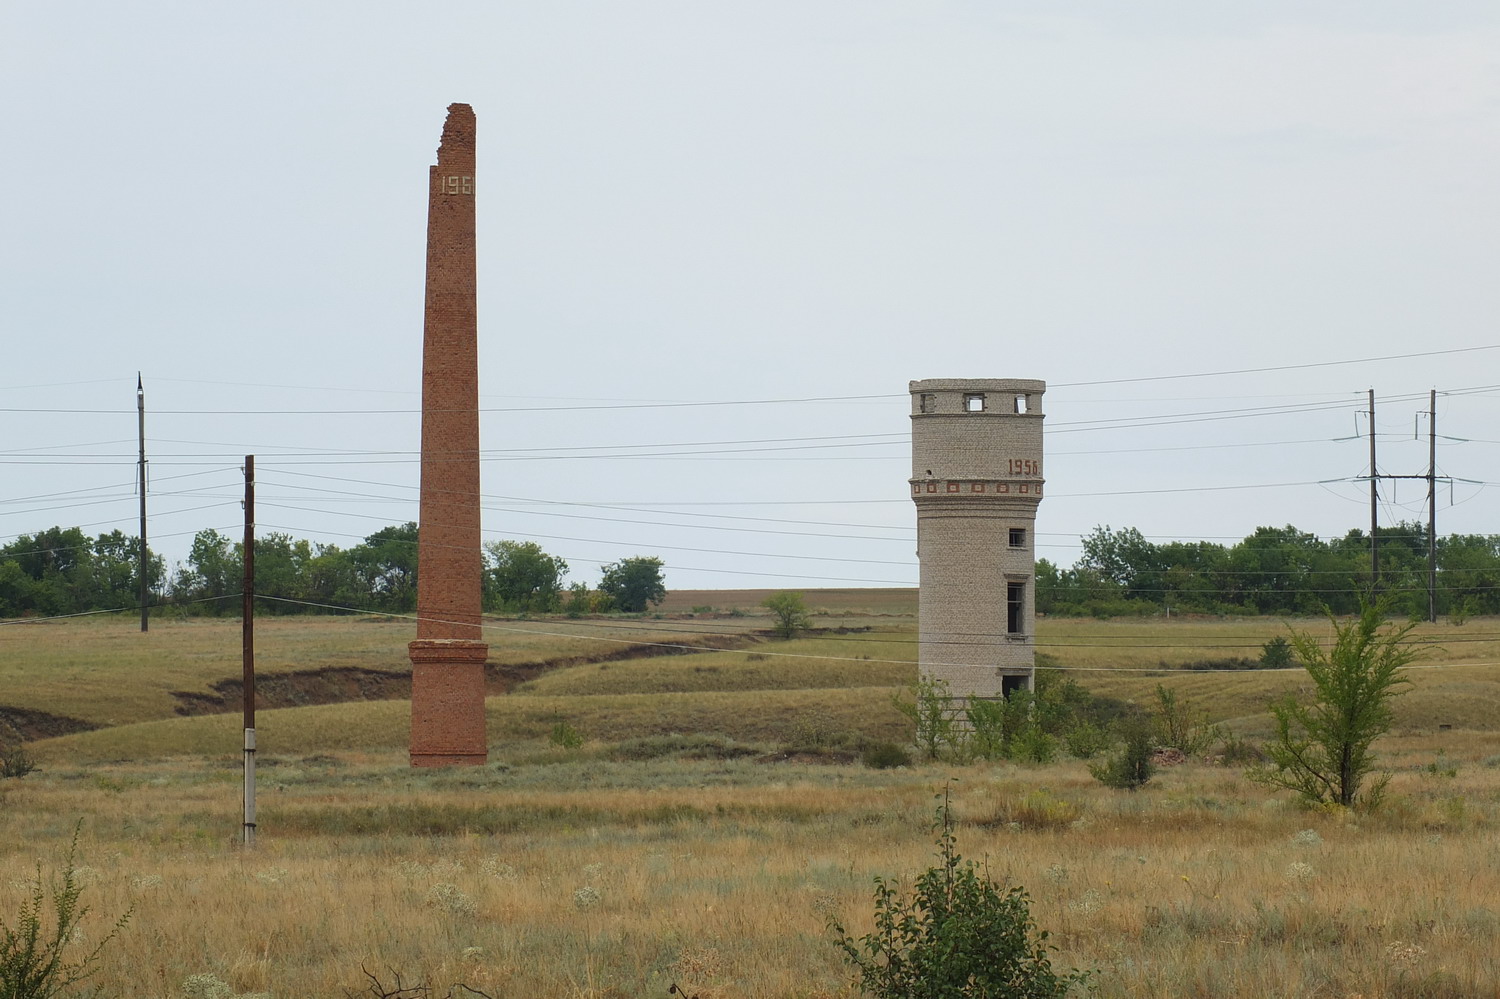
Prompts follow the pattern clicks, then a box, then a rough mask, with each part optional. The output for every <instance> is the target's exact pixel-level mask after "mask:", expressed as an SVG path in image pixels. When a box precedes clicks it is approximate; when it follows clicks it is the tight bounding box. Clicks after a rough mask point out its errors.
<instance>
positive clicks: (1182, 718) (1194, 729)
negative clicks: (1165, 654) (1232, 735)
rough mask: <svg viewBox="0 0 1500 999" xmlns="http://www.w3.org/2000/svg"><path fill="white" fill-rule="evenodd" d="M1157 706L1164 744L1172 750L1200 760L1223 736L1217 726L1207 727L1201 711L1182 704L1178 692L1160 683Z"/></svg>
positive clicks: (1160, 732) (1157, 688)
mask: <svg viewBox="0 0 1500 999" xmlns="http://www.w3.org/2000/svg"><path fill="white" fill-rule="evenodd" d="M1156 703H1157V712H1158V714H1157V724H1158V730H1159V734H1160V736H1161V740H1162V742H1163V743H1164V744H1165V745H1167V746H1170V747H1172V748H1173V749H1180V750H1182V751H1183V752H1184V753H1186V754H1187V755H1188V756H1197V755H1198V754H1199V753H1201V752H1203V751H1204V750H1205V749H1207V748H1208V747H1209V745H1210V744H1211V743H1212V742H1213V741H1214V739H1216V738H1218V737H1219V736H1220V735H1221V734H1222V733H1221V731H1220V729H1219V727H1218V726H1217V725H1210V724H1209V723H1208V720H1207V718H1206V717H1204V715H1203V713H1202V712H1201V711H1194V710H1193V709H1192V708H1189V707H1188V706H1186V705H1184V704H1179V703H1178V701H1177V694H1176V692H1175V691H1171V690H1168V689H1167V688H1166V687H1164V686H1162V685H1161V684H1159V683H1158V684H1157V685H1156Z"/></svg>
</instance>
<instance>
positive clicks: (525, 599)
mask: <svg viewBox="0 0 1500 999" xmlns="http://www.w3.org/2000/svg"><path fill="white" fill-rule="evenodd" d="M484 548H485V553H486V555H487V556H488V558H487V560H486V561H487V562H488V563H489V564H488V566H487V567H486V569H485V584H486V585H485V589H486V590H487V591H488V595H489V596H490V597H491V598H492V600H493V601H495V602H497V603H498V604H499V605H500V606H501V607H504V608H505V609H506V610H519V611H535V612H544V611H555V610H557V609H558V607H559V606H560V604H561V602H562V598H561V594H562V581H563V577H564V576H566V575H567V574H568V563H567V562H565V561H563V560H562V559H560V558H558V557H557V556H556V555H548V554H547V553H546V552H544V551H543V550H542V546H541V545H539V544H537V543H536V542H535V541H492V542H490V543H489V544H487V545H485V546H484Z"/></svg>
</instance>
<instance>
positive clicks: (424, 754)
mask: <svg viewBox="0 0 1500 999" xmlns="http://www.w3.org/2000/svg"><path fill="white" fill-rule="evenodd" d="M475 285H476V280H475V265H474V110H473V108H471V107H469V105H467V104H450V105H449V106H448V118H447V120H446V121H445V122H444V123H443V140H442V144H441V145H439V146H438V153H437V166H434V167H432V168H431V171H430V178H429V181H428V193H427V308H426V313H425V321H424V327H423V335H422V490H421V513H420V519H421V523H420V528H421V530H420V534H419V538H420V541H419V544H418V551H417V617H418V622H417V640H416V641H415V642H412V643H411V646H410V649H409V654H410V656H411V666H412V676H411V764H412V766H414V767H435V766H446V765H450V764H480V763H484V762H485V760H486V759H487V756H488V743H487V740H486V739H485V726H484V662H485V658H486V655H487V654H488V651H489V647H488V646H486V645H485V644H484V642H482V641H480V639H481V638H483V636H484V632H483V630H482V628H481V626H480V620H479V614H480V609H481V607H480V593H481V583H480V574H481V572H482V568H483V567H482V563H481V558H480V548H479V541H480V536H479V319H478V307H477V304H476V292H475Z"/></svg>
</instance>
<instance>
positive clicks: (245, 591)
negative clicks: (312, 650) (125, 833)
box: [240, 454, 255, 847]
mask: <svg viewBox="0 0 1500 999" xmlns="http://www.w3.org/2000/svg"><path fill="white" fill-rule="evenodd" d="M241 561H242V562H243V563H244V570H245V573H244V584H243V586H242V588H241V591H240V608H241V612H240V613H241V628H240V632H241V659H242V662H243V666H244V681H243V684H242V692H243V699H244V706H245V822H244V841H245V846H247V847H251V846H254V845H255V455H253V454H247V455H245V543H244V554H243V557H242V559H241Z"/></svg>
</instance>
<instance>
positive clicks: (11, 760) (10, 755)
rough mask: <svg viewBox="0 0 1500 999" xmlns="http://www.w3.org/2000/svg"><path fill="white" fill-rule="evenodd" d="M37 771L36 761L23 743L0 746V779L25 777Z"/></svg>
mask: <svg viewBox="0 0 1500 999" xmlns="http://www.w3.org/2000/svg"><path fill="white" fill-rule="evenodd" d="M35 771H36V759H35V757H33V756H32V755H31V754H30V753H28V752H27V751H26V746H25V745H24V744H22V743H19V742H18V743H15V744H14V745H11V746H0V777H25V776H26V775H27V774H29V773H34V772H35Z"/></svg>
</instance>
